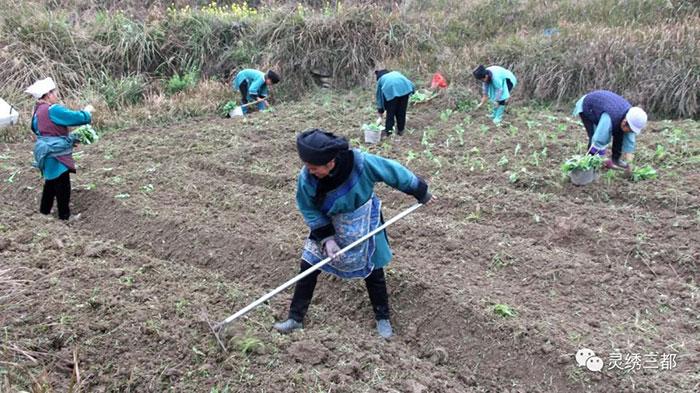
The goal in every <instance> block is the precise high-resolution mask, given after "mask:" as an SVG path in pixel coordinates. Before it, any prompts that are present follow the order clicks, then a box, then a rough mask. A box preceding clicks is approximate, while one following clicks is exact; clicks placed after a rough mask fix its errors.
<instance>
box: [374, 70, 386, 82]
mask: <svg viewBox="0 0 700 393" xmlns="http://www.w3.org/2000/svg"><path fill="white" fill-rule="evenodd" d="M388 73H389V70H387V69H382V70H376V71H374V75H376V76H377V80H379V78H381V77H383V76H384V75H386V74H388Z"/></svg>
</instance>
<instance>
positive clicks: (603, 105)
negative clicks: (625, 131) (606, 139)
mask: <svg viewBox="0 0 700 393" xmlns="http://www.w3.org/2000/svg"><path fill="white" fill-rule="evenodd" d="M631 107H632V105H631V104H630V103H629V102H628V101H627V100H626V99H624V98H622V97H620V96H619V95H617V94H615V93H613V92H611V91H607V90H596V91H592V92H590V93H588V94H586V97H585V98H584V99H583V112H581V115H582V116H583V117H585V118H586V119H588V120H589V121H591V122H593V124H598V122H600V116H602V115H603V113H607V114H608V116H610V121H611V122H612V127H613V134H614V133H615V132H616V131H618V132H619V131H621V130H620V123H622V120H623V119H624V118H625V116H626V115H627V111H629V110H630V108H631Z"/></svg>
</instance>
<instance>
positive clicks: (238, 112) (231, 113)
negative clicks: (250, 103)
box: [228, 106, 243, 117]
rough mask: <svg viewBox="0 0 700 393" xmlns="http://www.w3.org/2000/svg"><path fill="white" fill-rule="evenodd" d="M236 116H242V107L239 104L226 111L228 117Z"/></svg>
mask: <svg viewBox="0 0 700 393" xmlns="http://www.w3.org/2000/svg"><path fill="white" fill-rule="evenodd" d="M236 116H243V108H241V107H240V106H237V107H235V108H234V109H231V110H230V111H229V112H228V117H236Z"/></svg>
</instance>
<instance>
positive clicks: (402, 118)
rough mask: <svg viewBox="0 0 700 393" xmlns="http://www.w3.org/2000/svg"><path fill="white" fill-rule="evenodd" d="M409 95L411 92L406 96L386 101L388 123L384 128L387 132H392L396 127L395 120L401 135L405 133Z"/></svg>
mask: <svg viewBox="0 0 700 393" xmlns="http://www.w3.org/2000/svg"><path fill="white" fill-rule="evenodd" d="M408 97H409V94H406V95H405V96H401V97H396V98H394V99H393V100H389V101H386V102H384V109H386V124H385V125H384V129H385V130H386V132H387V134H391V132H392V130H393V129H394V121H396V128H397V132H398V134H399V135H401V134H403V131H404V129H405V128H406V109H407V108H408Z"/></svg>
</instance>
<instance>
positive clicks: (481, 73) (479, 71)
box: [472, 64, 487, 80]
mask: <svg viewBox="0 0 700 393" xmlns="http://www.w3.org/2000/svg"><path fill="white" fill-rule="evenodd" d="M472 75H474V78H476V79H479V80H481V79H484V77H485V76H486V75H487V71H486V67H484V65H483V64H479V66H478V67H476V68H475V69H474V71H473V72H472Z"/></svg>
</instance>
